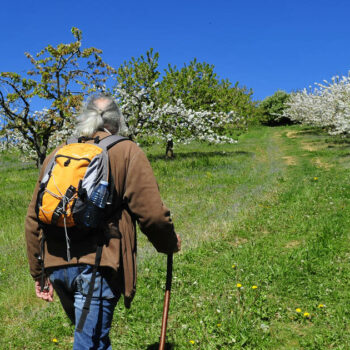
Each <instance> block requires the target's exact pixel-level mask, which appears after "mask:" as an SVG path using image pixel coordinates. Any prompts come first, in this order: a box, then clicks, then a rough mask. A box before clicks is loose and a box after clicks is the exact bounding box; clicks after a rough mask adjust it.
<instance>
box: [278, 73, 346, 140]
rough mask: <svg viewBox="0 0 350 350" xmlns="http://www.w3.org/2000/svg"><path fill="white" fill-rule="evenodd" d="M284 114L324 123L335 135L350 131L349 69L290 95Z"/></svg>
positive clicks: (293, 117)
mask: <svg viewBox="0 0 350 350" xmlns="http://www.w3.org/2000/svg"><path fill="white" fill-rule="evenodd" d="M286 105H287V108H286V109H285V110H284V112H283V116H286V117H289V118H290V119H292V120H294V121H297V122H300V123H303V124H306V125H313V126H318V127H322V128H325V129H327V130H328V132H329V133H330V134H332V135H340V134H343V135H347V134H349V133H350V73H349V74H348V76H343V77H339V76H335V77H333V78H332V79H331V82H328V81H326V80H324V81H323V83H315V87H314V88H312V87H310V88H309V89H308V90H307V89H304V90H302V91H300V92H297V93H294V94H291V95H290V99H289V100H288V102H287V103H286Z"/></svg>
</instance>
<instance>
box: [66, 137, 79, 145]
mask: <svg viewBox="0 0 350 350" xmlns="http://www.w3.org/2000/svg"><path fill="white" fill-rule="evenodd" d="M78 142H79V139H78V138H76V137H71V138H69V139H68V140H67V141H66V144H67V145H69V144H71V143H78Z"/></svg>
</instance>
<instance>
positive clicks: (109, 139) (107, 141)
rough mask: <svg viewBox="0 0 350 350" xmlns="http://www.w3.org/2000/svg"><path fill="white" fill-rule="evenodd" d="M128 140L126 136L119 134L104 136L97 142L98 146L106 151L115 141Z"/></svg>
mask: <svg viewBox="0 0 350 350" xmlns="http://www.w3.org/2000/svg"><path fill="white" fill-rule="evenodd" d="M126 140H129V139H128V138H127V137H125V136H120V135H110V136H107V137H105V138H104V139H102V140H101V141H100V142H99V144H98V145H99V146H100V147H101V148H103V149H105V150H106V151H108V150H109V149H110V148H112V147H113V146H114V145H116V144H117V143H119V142H121V141H126Z"/></svg>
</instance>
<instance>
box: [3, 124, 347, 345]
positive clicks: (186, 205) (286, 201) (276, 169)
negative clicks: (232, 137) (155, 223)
mask: <svg viewBox="0 0 350 350" xmlns="http://www.w3.org/2000/svg"><path fill="white" fill-rule="evenodd" d="M147 153H148V155H149V158H150V160H151V162H152V166H153V168H154V170H155V173H156V176H157V178H158V181H159V184H160V189H161V192H162V196H163V198H164V200H165V203H166V204H167V205H168V206H169V207H170V208H171V209H172V211H173V214H174V221H175V223H176V227H177V231H178V232H179V233H181V235H182V237H183V241H184V242H183V251H182V252H181V253H180V254H178V255H177V256H176V257H175V271H174V283H173V291H172V300H171V310H170V318H169V325H168V340H169V341H170V342H171V343H173V344H174V345H175V348H177V349H234V348H237V349H240V348H241V347H242V346H245V348H247V349H330V348H334V349H348V348H350V336H349V329H348V328H349V321H348V319H349V310H350V308H349V306H350V305H349V303H350V301H349V300H350V298H349V296H350V295H349V294H350V292H349V282H350V279H349V276H350V275H349V269H350V268H349V266H348V261H349V257H350V255H349V252H348V249H347V247H348V244H349V211H350V209H349V208H350V207H349V195H348V193H349V187H350V186H349V173H348V168H349V166H350V160H349V145H348V144H346V143H341V142H340V141H339V140H338V141H337V140H334V139H331V138H329V137H326V136H324V135H322V134H318V133H317V132H314V131H308V130H302V129H300V128H273V129H271V128H261V129H255V130H252V131H250V132H249V133H248V134H246V135H244V136H242V138H241V139H240V142H239V144H237V145H234V146H232V145H221V146H203V145H190V146H182V147H179V148H178V149H177V158H176V159H175V160H174V161H165V160H164V159H163V158H162V156H160V154H162V150H160V149H155V148H153V149H151V150H148V152H147ZM0 174H1V175H0V176H1V179H2V180H1V184H0V186H1V209H0V222H1V224H2V225H1V228H0V250H1V253H2V254H1V255H0V317H1V319H2V320H3V322H2V325H1V326H0V348H1V349H2V348H4V349H5V348H10V349H11V348H13V349H22V348H23V349H40V348H42V349H50V348H55V347H58V348H61V349H69V348H71V341H72V338H71V335H72V328H71V327H69V326H68V322H67V320H66V318H65V316H64V314H63V312H62V310H61V308H60V305H59V303H58V301H56V302H54V303H52V304H50V305H49V304H43V303H41V302H40V301H38V300H36V299H35V297H34V295H33V294H34V293H33V286H32V284H33V283H32V282H31V280H30V278H29V276H28V273H27V265H26V264H27V263H26V257H25V252H24V243H23V234H22V231H23V230H22V227H23V217H24V215H25V211H26V206H27V204H28V201H29V200H30V196H31V191H32V188H33V186H34V182H35V179H36V170H35V169H32V168H30V167H28V166H23V165H21V164H18V163H16V162H15V161H14V160H13V159H5V158H4V157H2V158H1V160H0ZM139 237H140V241H139V245H140V251H139V263H140V264H139V265H140V266H139V267H140V268H139V284H138V293H137V296H136V298H135V301H134V303H133V307H132V309H131V310H125V309H124V308H123V306H122V303H120V305H118V307H117V310H116V312H115V322H114V325H113V330H112V333H111V336H112V342H113V345H114V348H118V349H125V350H130V349H147V348H151V344H152V343H155V342H156V341H157V340H158V337H159V330H160V320H161V312H162V299H163V284H164V279H165V265H166V258H165V257H164V256H160V255H157V254H155V253H154V250H153V248H152V247H151V246H150V245H149V244H148V243H147V242H146V239H145V238H144V237H143V236H142V235H140V236H139ZM232 266H234V267H232ZM237 283H240V284H241V285H242V287H241V288H237ZM253 285H256V286H257V287H258V288H257V289H252V288H251V287H252V286H253ZM320 304H322V305H324V307H321V308H319V307H318V306H319V305H320ZM296 308H301V309H302V312H301V313H297V312H296V311H295V309H296ZM304 312H308V313H309V314H310V318H309V317H305V316H303V314H304ZM53 338H57V339H58V344H54V343H53V342H52V339H53Z"/></svg>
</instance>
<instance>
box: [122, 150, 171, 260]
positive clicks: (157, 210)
mask: <svg viewBox="0 0 350 350" xmlns="http://www.w3.org/2000/svg"><path fill="white" fill-rule="evenodd" d="M124 201H126V203H127V204H128V206H129V209H130V210H131V212H132V213H133V214H134V215H135V217H136V219H137V221H138V223H139V226H140V229H141V231H142V232H143V233H144V234H145V235H146V236H147V237H148V239H149V240H150V242H151V243H152V244H153V245H154V247H155V248H156V249H157V251H158V252H161V253H166V254H170V253H172V252H174V251H175V250H176V248H177V237H176V234H175V231H174V225H173V223H172V220H171V217H170V211H169V209H168V208H166V207H165V206H164V204H163V202H162V200H161V198H160V193H159V189H158V185H157V182H156V179H155V176H154V174H153V170H152V168H151V165H150V163H149V161H148V159H147V157H146V155H145V154H144V153H143V151H142V150H141V149H139V148H138V149H137V151H136V153H135V154H134V155H133V157H132V158H131V159H130V162H129V165H128V169H127V173H126V180H125V191H124Z"/></svg>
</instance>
